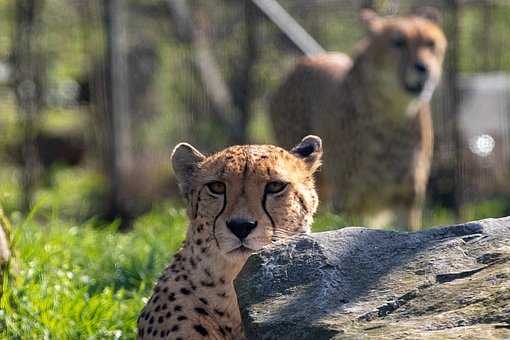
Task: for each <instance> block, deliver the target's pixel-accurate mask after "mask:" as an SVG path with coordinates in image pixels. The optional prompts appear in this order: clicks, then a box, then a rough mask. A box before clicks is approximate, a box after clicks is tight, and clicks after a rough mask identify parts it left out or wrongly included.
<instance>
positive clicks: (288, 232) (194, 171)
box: [138, 137, 322, 339]
mask: <svg viewBox="0 0 510 340" xmlns="http://www.w3.org/2000/svg"><path fill="white" fill-rule="evenodd" d="M303 141H304V142H302V143H301V144H300V145H298V146H297V147H296V148H294V149H293V150H292V151H286V150H284V149H282V148H279V147H276V146H271V145H244V146H233V147H229V148H227V149H225V150H223V151H221V152H218V153H215V154H213V155H211V156H208V157H206V156H203V155H202V154H200V153H199V152H198V151H197V150H196V149H194V148H193V147H191V146H190V145H189V144H180V145H179V146H177V147H176V149H175V150H174V154H173V158H172V159H173V166H174V171H175V172H176V177H177V180H178V182H179V184H180V187H181V191H182V193H183V195H184V196H185V198H186V201H187V212H188V216H189V219H190V225H189V228H188V232H187V236H186V240H185V241H184V244H183V247H182V248H181V249H180V250H179V251H178V252H177V254H175V256H174V258H173V261H172V262H171V264H170V265H169V266H168V267H167V268H166V269H165V271H164V272H163V274H162V276H161V277H160V278H159V280H158V282H157V284H156V286H155V288H154V291H153V294H152V296H151V297H150V299H149V300H148V302H147V304H146V305H145V307H144V309H143V311H142V312H141V314H140V316H139V319H138V338H139V339H243V338H244V336H243V331H242V327H241V318H240V313H239V308H238V304H237V297H236V294H235V291H234V287H233V280H234V278H235V277H236V275H237V274H238V273H239V271H240V270H241V269H242V266H243V265H244V263H245V262H246V260H247V258H248V257H249V255H250V254H251V253H253V252H254V251H256V250H258V249H260V248H262V247H263V246H264V245H266V244H268V243H270V242H272V241H276V240H284V239H286V238H288V237H290V236H292V235H295V234H299V233H306V232H309V231H310V224H311V222H312V218H313V214H314V212H315V211H316V209H317V205H318V198H317V194H316V192H315V188H314V179H313V174H314V172H315V171H316V169H317V168H318V166H319V163H320V156H321V155H322V146H321V142H320V139H318V137H312V138H311V139H310V138H308V140H305V139H304V140H303ZM218 182H220V183H222V184H223V186H221V184H220V188H224V189H225V190H224V192H223V193H219V194H218V192H215V191H212V190H211V189H210V183H218ZM269 183H277V187H278V189H279V188H280V187H281V186H283V187H284V188H283V189H282V190H281V191H279V192H277V193H269V192H268V190H267V186H268V184H269ZM216 185H218V184H216ZM232 218H244V219H250V220H253V221H256V222H257V226H256V228H255V229H253V230H252V231H251V232H250V234H249V235H248V236H247V237H246V239H244V240H240V239H239V238H238V237H236V236H235V235H234V234H233V233H232V232H231V231H230V230H229V229H228V227H227V222H228V221H229V220H230V219H232Z"/></svg>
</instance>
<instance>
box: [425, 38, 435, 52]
mask: <svg viewBox="0 0 510 340" xmlns="http://www.w3.org/2000/svg"><path fill="white" fill-rule="evenodd" d="M425 46H427V47H428V48H430V49H431V50H434V49H435V48H436V42H435V41H434V40H425Z"/></svg>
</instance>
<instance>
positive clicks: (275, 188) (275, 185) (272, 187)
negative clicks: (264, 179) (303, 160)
mask: <svg viewBox="0 0 510 340" xmlns="http://www.w3.org/2000/svg"><path fill="white" fill-rule="evenodd" d="M287 184H288V183H285V182H280V181H275V182H269V183H267V184H266V193H268V194H277V193H279V192H282V191H283V189H285V188H286V187H287Z"/></svg>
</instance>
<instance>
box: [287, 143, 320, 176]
mask: <svg viewBox="0 0 510 340" xmlns="http://www.w3.org/2000/svg"><path fill="white" fill-rule="evenodd" d="M290 152H291V153H292V154H294V155H295V156H297V157H298V158H301V159H302V160H303V161H305V163H306V164H307V165H308V167H309V168H310V170H311V171H312V172H315V170H317V168H319V166H320V165H321V158H322V140H321V139H320V138H319V137H317V136H313V135H309V136H306V137H305V138H303V139H302V140H301V143H299V144H298V145H296V146H295V147H293V148H292V149H291V150H290Z"/></svg>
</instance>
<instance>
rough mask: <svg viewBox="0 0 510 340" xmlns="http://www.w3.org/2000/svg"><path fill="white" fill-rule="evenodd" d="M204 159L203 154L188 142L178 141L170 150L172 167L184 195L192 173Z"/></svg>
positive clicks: (188, 186) (187, 189)
mask: <svg viewBox="0 0 510 340" xmlns="http://www.w3.org/2000/svg"><path fill="white" fill-rule="evenodd" d="M204 159H205V156H204V155H202V154H201V153H200V151H198V150H197V149H195V148H194V147H193V146H191V145H190V144H188V143H179V144H178V145H177V146H176V147H175V148H174V150H173V151H172V168H173V169H174V172H175V177H176V178H177V184H178V185H179V189H180V190H181V192H182V193H183V194H184V195H187V193H188V191H189V189H190V184H191V178H192V176H193V173H194V172H195V170H196V169H197V168H198V166H199V164H200V162H202V161H203V160H204Z"/></svg>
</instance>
